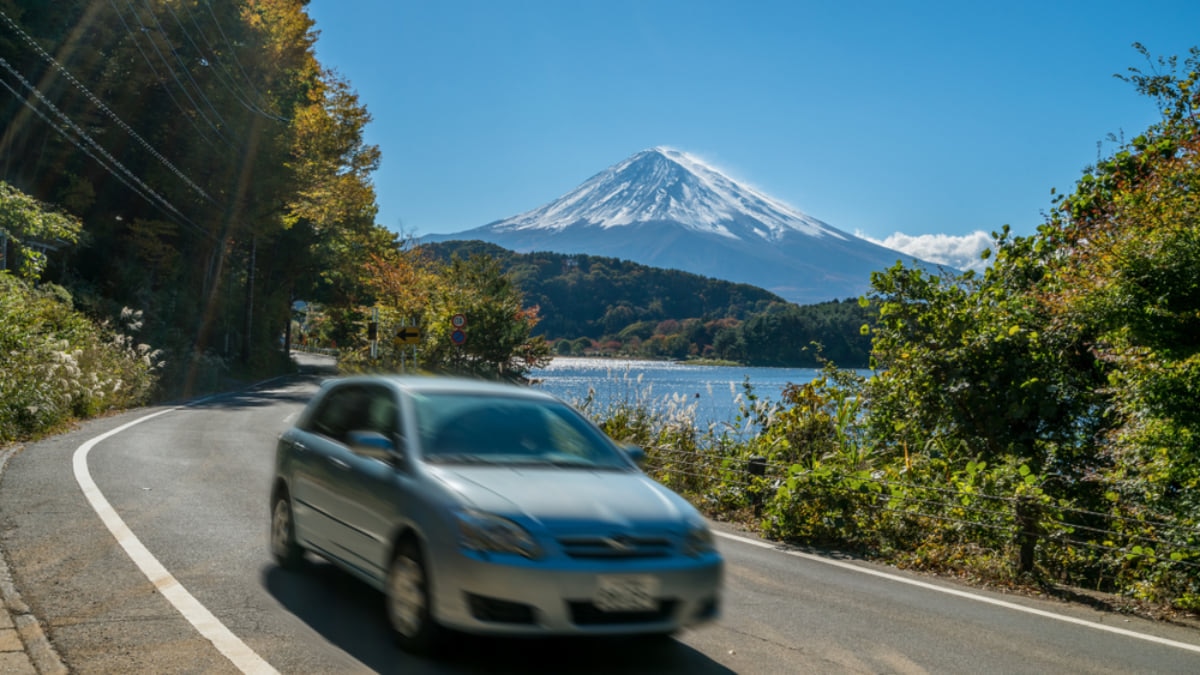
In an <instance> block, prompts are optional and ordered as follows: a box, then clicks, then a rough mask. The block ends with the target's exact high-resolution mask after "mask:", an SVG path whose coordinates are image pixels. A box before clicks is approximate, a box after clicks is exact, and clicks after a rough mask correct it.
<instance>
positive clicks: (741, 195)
mask: <svg viewBox="0 0 1200 675" xmlns="http://www.w3.org/2000/svg"><path fill="white" fill-rule="evenodd" d="M646 222H675V223H679V224H682V225H684V226H685V227H688V228H690V229H693V230H696V231H699V232H710V233H712V234H716V235H719V236H722V237H729V238H732V239H740V238H743V237H754V238H759V239H764V240H766V241H774V240H778V239H779V238H780V237H781V236H782V235H783V233H785V232H787V231H789V230H795V231H798V232H803V233H805V234H809V235H812V236H815V237H820V236H827V235H828V236H834V237H844V236H845V235H844V234H843V233H841V232H839V231H837V230H835V229H833V228H831V227H830V226H829V225H826V224H825V223H823V222H821V221H819V220H817V219H815V218H812V217H811V216H808V215H806V214H803V213H801V212H799V211H797V210H795V209H793V208H791V207H790V206H787V205H786V204H783V203H782V202H779V201H776V200H774V199H772V198H771V197H768V196H767V195H765V194H762V193H761V192H759V191H757V190H755V189H753V188H750V187H747V186H745V185H741V184H739V183H736V182H734V181H733V180H732V179H730V178H729V177H727V176H726V175H725V174H723V173H721V172H720V171H717V170H716V169H714V168H712V167H710V166H708V165H707V164H705V163H704V162H703V161H701V160H699V159H697V158H696V157H693V156H692V155H689V154H687V153H685V152H681V151H679V150H673V149H670V148H665V147H658V148H652V149H650V150H644V151H642V152H639V153H637V154H636V155H634V156H632V157H630V158H628V159H626V160H625V161H623V162H620V163H618V164H616V165H614V166H611V167H609V168H608V169H605V170H604V171H602V172H600V173H598V174H596V175H595V176H592V177H591V178H589V179H588V180H587V181H585V182H584V183H583V184H582V185H580V186H579V187H577V188H575V189H574V190H572V191H570V192H568V193H567V194H565V195H563V196H562V197H559V198H558V199H556V200H554V201H552V202H550V203H549V204H546V205H545V206H542V207H540V208H537V209H534V210H532V211H527V212H525V213H522V214H520V215H516V216H513V217H511V218H508V219H505V220H501V221H498V222H495V223H492V224H491V225H489V226H488V227H490V228H491V229H492V230H493V231H495V232H508V231H517V230H527V229H539V230H551V231H554V230H563V229H565V228H568V227H571V226H573V225H580V224H588V225H596V226H599V227H602V228H615V227H621V226H624V225H631V224H633V223H646Z"/></svg>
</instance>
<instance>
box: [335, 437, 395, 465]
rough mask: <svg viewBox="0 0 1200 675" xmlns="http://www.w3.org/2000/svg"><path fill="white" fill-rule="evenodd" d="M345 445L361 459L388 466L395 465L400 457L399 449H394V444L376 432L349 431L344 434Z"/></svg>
mask: <svg viewBox="0 0 1200 675" xmlns="http://www.w3.org/2000/svg"><path fill="white" fill-rule="evenodd" d="M346 444H347V445H348V446H350V449H351V450H353V451H354V452H356V453H358V454H360V455H362V456H363V457H370V458H372V459H378V460H379V461H381V462H387V463H388V464H395V463H397V460H398V459H399V457H400V449H399V448H397V447H396V444H395V442H393V441H392V439H390V438H388V437H387V436H385V435H383V434H381V433H379V432H378V431H351V432H350V433H348V434H346Z"/></svg>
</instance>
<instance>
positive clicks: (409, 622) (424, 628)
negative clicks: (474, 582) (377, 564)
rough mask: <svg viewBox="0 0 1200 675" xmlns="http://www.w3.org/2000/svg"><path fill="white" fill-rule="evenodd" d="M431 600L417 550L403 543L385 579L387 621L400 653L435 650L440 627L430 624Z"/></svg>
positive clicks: (423, 568)
mask: <svg viewBox="0 0 1200 675" xmlns="http://www.w3.org/2000/svg"><path fill="white" fill-rule="evenodd" d="M432 600H433V596H432V594H431V593H430V592H429V577H428V576H427V575H426V573H425V561H424V559H423V557H422V556H421V547H420V546H419V545H418V544H417V542H416V541H414V540H412V539H406V540H405V541H404V542H402V543H401V544H400V546H399V548H397V550H396V555H395V556H394V557H393V558H392V565H391V567H390V568H389V569H388V579H387V610H388V619H389V620H390V621H391V623H392V629H393V630H395V631H396V641H397V642H398V643H399V645H400V647H401V649H403V650H404V651H407V652H410V653H413V654H429V653H431V652H433V651H435V649H436V648H437V646H438V643H439V640H440V637H441V627H440V626H438V625H437V623H436V622H435V621H434V620H433V614H432V611H431V609H430V606H431V605H432Z"/></svg>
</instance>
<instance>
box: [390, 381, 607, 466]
mask: <svg viewBox="0 0 1200 675" xmlns="http://www.w3.org/2000/svg"><path fill="white" fill-rule="evenodd" d="M413 401H414V403H415V407H416V416H417V425H418V427H419V432H418V433H419V437H420V444H421V454H422V456H423V457H424V459H425V461H428V462H433V463H442V464H506V465H536V466H547V467H562V468H586V469H597V468H599V469H628V468H630V463H629V461H628V459H626V458H625V457H624V456H623V455H622V454H621V453H620V452H619V451H617V450H616V448H615V447H614V446H613V444H612V443H611V442H610V441H609V439H608V438H607V437H605V436H604V435H603V433H602V432H600V431H599V430H597V429H596V428H595V427H594V426H592V425H591V424H589V423H588V422H587V421H586V420H585V419H583V417H582V416H580V415H579V413H577V412H576V411H575V410H574V409H572V408H571V407H570V406H568V405H566V404H565V403H560V402H558V401H545V400H537V399H529V398H522V397H515V396H514V397H505V396H495V395H473V394H463V393H424V394H417V395H415V396H414V397H413Z"/></svg>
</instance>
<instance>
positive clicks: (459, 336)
mask: <svg viewBox="0 0 1200 675" xmlns="http://www.w3.org/2000/svg"><path fill="white" fill-rule="evenodd" d="M450 341H451V342H453V343H454V344H456V345H461V344H462V343H464V342H466V341H467V334H466V333H464V332H462V331H461V330H456V331H454V332H453V333H451V334H450Z"/></svg>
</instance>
